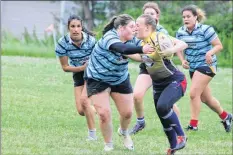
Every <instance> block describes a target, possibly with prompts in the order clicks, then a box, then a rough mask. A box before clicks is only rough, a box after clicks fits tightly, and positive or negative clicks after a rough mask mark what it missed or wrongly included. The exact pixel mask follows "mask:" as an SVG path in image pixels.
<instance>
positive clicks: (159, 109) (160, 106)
mask: <svg viewBox="0 0 233 155" xmlns="http://www.w3.org/2000/svg"><path fill="white" fill-rule="evenodd" d="M156 111H157V113H158V115H159V116H164V115H165V114H166V113H167V112H168V111H169V108H168V107H167V106H166V104H163V103H161V104H159V103H158V104H157V107H156Z"/></svg>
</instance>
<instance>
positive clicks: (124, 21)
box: [103, 14, 134, 35]
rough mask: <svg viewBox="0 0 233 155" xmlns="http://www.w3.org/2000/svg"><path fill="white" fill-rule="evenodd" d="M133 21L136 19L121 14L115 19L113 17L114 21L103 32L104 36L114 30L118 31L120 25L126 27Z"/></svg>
mask: <svg viewBox="0 0 233 155" xmlns="http://www.w3.org/2000/svg"><path fill="white" fill-rule="evenodd" d="M133 20H134V18H133V17H131V16H130V15H128V14H121V15H119V16H114V17H112V19H111V20H110V22H109V23H108V24H107V25H105V27H104V30H103V35H104V34H105V33H106V32H107V31H109V30H111V29H112V28H115V29H117V28H118V27H119V26H120V25H121V26H125V25H127V24H128V23H129V22H130V21H133Z"/></svg>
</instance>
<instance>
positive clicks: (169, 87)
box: [153, 76, 187, 117]
mask: <svg viewBox="0 0 233 155" xmlns="http://www.w3.org/2000/svg"><path fill="white" fill-rule="evenodd" d="M186 87H187V81H186V78H185V77H184V76H183V77H182V78H181V77H180V78H177V79H173V80H172V81H170V82H169V83H166V84H165V83H164V84H162V85H160V86H158V85H154V84H153V98H154V105H155V109H156V111H157V113H158V115H159V116H160V117H163V116H165V115H166V114H168V113H169V111H170V110H171V109H172V107H173V105H174V104H175V103H176V102H177V101H178V100H179V99H180V98H181V97H182V96H184V93H185V91H186ZM157 107H163V108H162V109H163V110H161V109H158V108H157Z"/></svg>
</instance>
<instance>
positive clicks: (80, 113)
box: [77, 108, 85, 116]
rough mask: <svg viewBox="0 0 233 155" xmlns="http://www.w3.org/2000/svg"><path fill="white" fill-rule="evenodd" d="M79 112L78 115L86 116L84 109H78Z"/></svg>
mask: <svg viewBox="0 0 233 155" xmlns="http://www.w3.org/2000/svg"><path fill="white" fill-rule="evenodd" d="M77 111H78V114H79V115H81V116H85V114H84V112H83V109H81V108H77Z"/></svg>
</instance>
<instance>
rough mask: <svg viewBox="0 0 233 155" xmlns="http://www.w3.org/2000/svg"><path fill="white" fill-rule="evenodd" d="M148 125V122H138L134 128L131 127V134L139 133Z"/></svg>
mask: <svg viewBox="0 0 233 155" xmlns="http://www.w3.org/2000/svg"><path fill="white" fill-rule="evenodd" d="M145 126H146V124H145V123H144V124H138V123H136V125H135V126H134V127H133V129H131V131H130V132H129V134H130V135H132V134H136V133H138V132H139V131H141V130H142V129H144V128H145Z"/></svg>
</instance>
